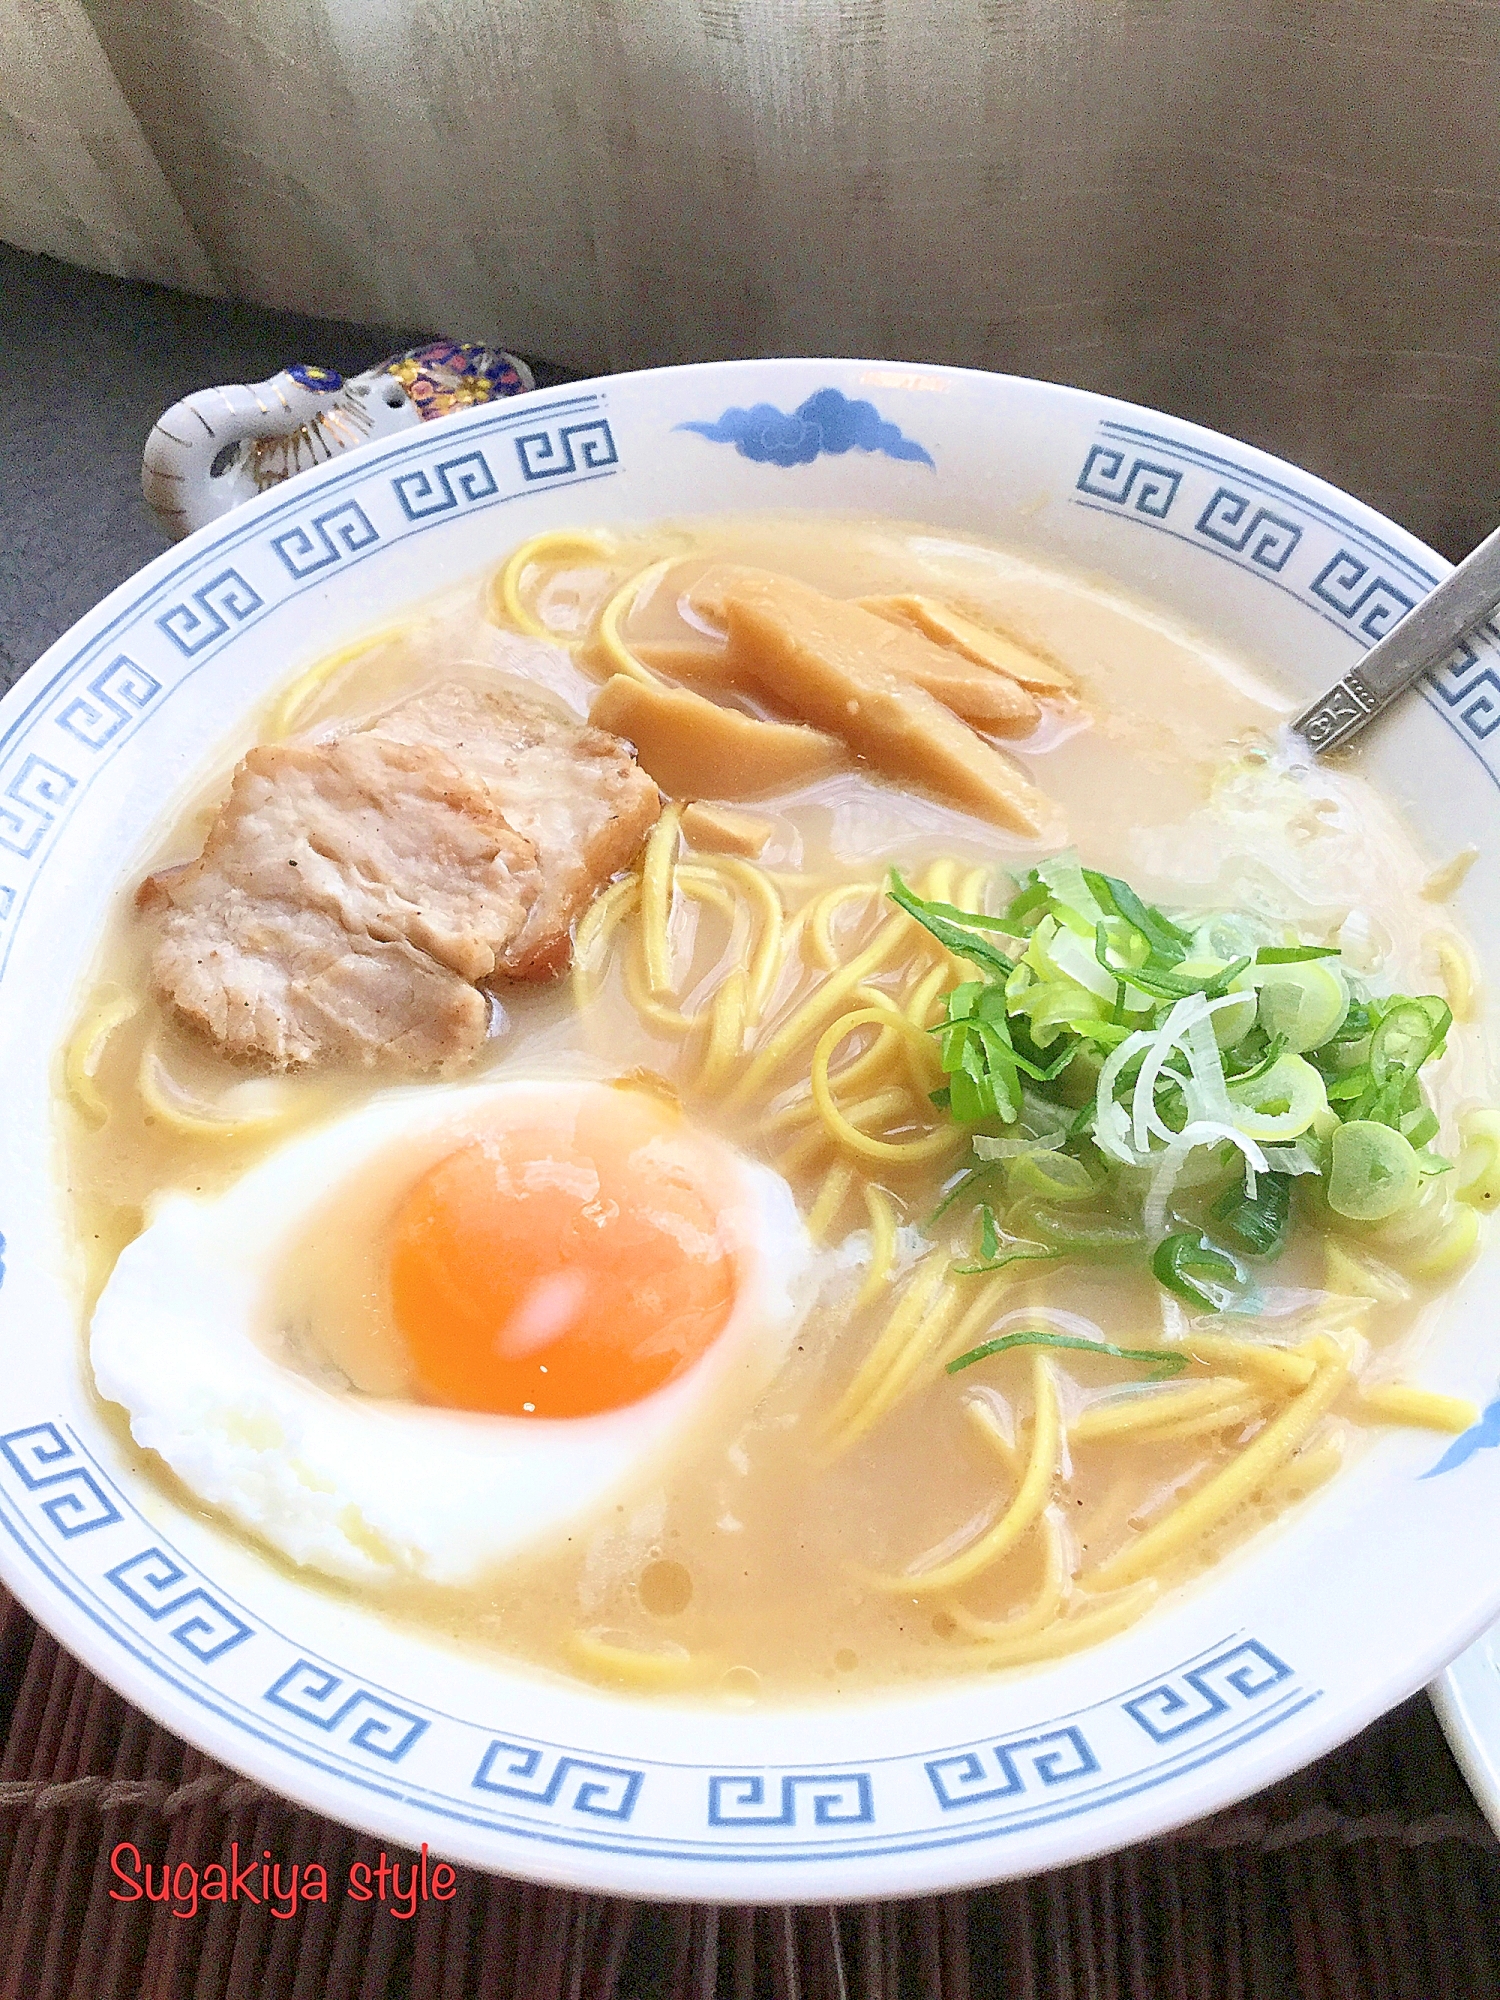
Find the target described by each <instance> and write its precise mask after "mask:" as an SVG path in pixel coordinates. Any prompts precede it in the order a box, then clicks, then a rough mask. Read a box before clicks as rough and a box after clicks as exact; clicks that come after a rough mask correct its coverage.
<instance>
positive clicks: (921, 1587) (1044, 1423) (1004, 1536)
mask: <svg viewBox="0 0 1500 2000" xmlns="http://www.w3.org/2000/svg"><path fill="white" fill-rule="evenodd" d="M1031 1375H1032V1383H1033V1389H1034V1394H1035V1398H1036V1408H1035V1414H1034V1416H1033V1419H1032V1429H1031V1457H1030V1460H1029V1461H1028V1463H1027V1467H1026V1476H1025V1477H1024V1478H1023V1479H1022V1481H1021V1484H1020V1485H1019V1486H1018V1487H1017V1489H1016V1493H1015V1497H1014V1499H1013V1500H1012V1501H1011V1503H1010V1505H1009V1506H1008V1507H1007V1508H1006V1510H1005V1512H1004V1513H1003V1514H1002V1515H1001V1516H1000V1518H999V1520H998V1521H996V1522H995V1523H994V1524H993V1526H991V1527H989V1528H986V1530H985V1531H984V1533H983V1534H982V1535H980V1536H979V1537H978V1539H977V1540H975V1541H973V1542H971V1543H970V1544H969V1546H968V1547H967V1548H966V1549H963V1550H961V1551H960V1552H959V1554H958V1555H956V1556H951V1557H950V1558H949V1559H948V1561H947V1562H943V1563H939V1564H938V1565H937V1566H936V1568H934V1569H928V1570H920V1571H918V1572H917V1573H916V1574H915V1575H906V1576H887V1577H882V1578H880V1579H879V1588H881V1589H883V1590H887V1591H890V1592H892V1593H894V1594H896V1595H898V1596H906V1595H907V1594H910V1595H912V1596H916V1597H929V1596H931V1595H932V1594H933V1593H934V1592H938V1591H947V1590H957V1589H959V1588H960V1586H961V1585H963V1584H966V1583H971V1582H972V1581H973V1580H974V1578H975V1577H976V1576H978V1575H980V1573H981V1572H982V1571H984V1570H987V1569H990V1568H992V1567H993V1566H994V1564H996V1563H997V1562H999V1560H1000V1558H1001V1557H1002V1556H1005V1555H1008V1554H1009V1553H1010V1551H1011V1550H1012V1549H1013V1548H1014V1547H1015V1545H1016V1543H1017V1542H1019V1541H1020V1539H1021V1537H1022V1536H1023V1535H1025V1534H1026V1533H1027V1532H1028V1531H1029V1530H1030V1529H1031V1528H1033V1527H1034V1526H1035V1525H1036V1522H1037V1520H1038V1518H1039V1517H1040V1515H1041V1513H1042V1511H1043V1509H1044V1508H1045V1507H1046V1505H1047V1503H1048V1501H1049V1500H1050V1499H1051V1497H1052V1488H1053V1485H1054V1483H1055V1482H1056V1479H1057V1475H1058V1471H1059V1468H1060V1462H1061V1458H1062V1447H1063V1429H1062V1421H1061V1414H1060V1412H1059V1409H1058V1402H1057V1384H1056V1382H1055V1380H1054V1379H1053V1375H1052V1370H1051V1368H1050V1366H1049V1365H1048V1362H1047V1357H1046V1356H1045V1354H1043V1353H1041V1352H1040V1351H1038V1352H1037V1353H1036V1355H1035V1356H1034V1357H1033V1360H1032V1369H1031Z"/></svg>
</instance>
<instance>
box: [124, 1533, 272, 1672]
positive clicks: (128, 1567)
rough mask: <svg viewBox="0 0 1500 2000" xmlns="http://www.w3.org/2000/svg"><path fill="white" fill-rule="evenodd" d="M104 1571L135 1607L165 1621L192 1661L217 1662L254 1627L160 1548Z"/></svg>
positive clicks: (156, 1620)
mask: <svg viewBox="0 0 1500 2000" xmlns="http://www.w3.org/2000/svg"><path fill="white" fill-rule="evenodd" d="M104 1574H105V1576H106V1577H107V1578H108V1580H109V1581H110V1582H111V1583H112V1584H113V1585H114V1586H115V1589H116V1590H118V1591H120V1592H122V1593H123V1595H124V1596H126V1597H128V1598H129V1600H130V1602H131V1603H132V1604H133V1605H135V1607H136V1609H137V1610H139V1611H144V1612H145V1614H146V1616H147V1617H148V1618H150V1619H151V1620H152V1621H153V1622H154V1623H157V1624H162V1625H165V1626H166V1629H167V1630H168V1631H169V1632H170V1633H171V1635H172V1637H173V1638H174V1639H175V1640H176V1641H177V1643H178V1645H180V1646H183V1647H185V1648H186V1649H187V1651H188V1652H190V1653H191V1654H192V1655H193V1657H194V1658H195V1659H198V1660H204V1661H208V1660H217V1659H218V1658H219V1657H220V1656H221V1655H222V1654H224V1653H227V1652H228V1651H229V1650H230V1648H231V1647H232V1646H238V1645H240V1644H242V1643H243V1642H244V1641H245V1640H246V1639H248V1638H249V1637H250V1636H251V1633H252V1629H253V1628H252V1627H251V1626H249V1625H247V1624H246V1623H245V1621H244V1619H243V1618H240V1617H237V1616H236V1615H235V1613H234V1612H232V1611H231V1610H230V1609H229V1608H228V1606H227V1605H224V1604H221V1603H220V1602H219V1600H218V1598H217V1597H214V1596H212V1595H211V1594H210V1593H209V1592H208V1591H206V1590H205V1589H204V1588H203V1586H202V1584H201V1583H195V1582H194V1581H193V1580H192V1578H191V1577H190V1576H189V1575H188V1573H187V1571H186V1570H185V1569H184V1568H183V1567H182V1564H181V1563H179V1562H174V1561H173V1559H172V1557H171V1556H169V1555H167V1554H166V1553H165V1551H164V1550H162V1549H158V1548H150V1549H142V1550H141V1552H140V1554H139V1555H134V1556H130V1557H128V1558H127V1559H126V1560H125V1561H124V1562H122V1563H116V1564H115V1566H114V1568H113V1569H109V1570H106V1571H105V1572H104ZM179 1614H180V1615H179ZM168 1621H171V1622H170V1623H169V1622H168Z"/></svg>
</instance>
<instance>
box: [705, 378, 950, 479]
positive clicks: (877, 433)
mask: <svg viewBox="0 0 1500 2000" xmlns="http://www.w3.org/2000/svg"><path fill="white" fill-rule="evenodd" d="M677 429H678V430H680V431H696V432H697V433H698V435H699V437H706V438H709V439H711V440H712V441H713V443H715V444H732V445H733V446H734V448H735V450H736V451H737V452H738V453H739V455H740V457H741V458H748V459H751V460H753V461H754V463H755V464H757V465H811V464H812V462H813V460H814V459H815V458H816V457H817V456H818V455H819V453H820V452H825V451H826V452H831V453H832V454H833V455H834V456H835V457H838V456H840V455H841V454H842V453H844V452H846V451H878V452H883V453H884V454H885V456H886V457H887V458H902V459H907V460H909V461H911V462H912V463H914V464H917V465H933V458H932V453H931V452H930V451H927V450H925V449H924V447H923V446H921V445H919V444H918V443H917V442H916V440H915V439H914V438H909V437H903V436H902V434H901V427H900V425H899V424H891V423H887V422H886V420H885V418H884V417H882V416H881V414H880V412H879V410H877V409H876V407H875V405H874V404H873V403H866V402H858V401H853V400H851V398H850V397H848V396H846V395H845V394H844V393H843V391H842V390H840V389H815V390H814V391H813V393H812V394H811V395H810V396H809V397H808V399H807V401H806V402H805V403H799V404H798V405H797V407H796V409H795V410H793V411H792V413H791V415H790V416H788V415H787V414H786V412H785V411H784V410H778V409H777V407H776V405H775V404H774V403H756V404H755V405H753V407H752V408H750V409H748V410H743V409H741V408H739V406H738V405H731V407H730V408H729V409H727V410H726V411H725V412H724V414H723V416H721V417H719V418H717V419H716V420H715V421H713V422H703V421H699V422H697V423H688V424H678V425H677ZM933 469H934V471H935V470H936V467H935V466H933Z"/></svg>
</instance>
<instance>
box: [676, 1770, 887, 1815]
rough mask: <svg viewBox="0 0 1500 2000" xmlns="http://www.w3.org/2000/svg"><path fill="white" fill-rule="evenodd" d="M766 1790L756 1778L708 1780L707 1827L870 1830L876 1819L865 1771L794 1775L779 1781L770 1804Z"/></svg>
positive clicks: (871, 1793) (799, 1773) (725, 1777)
mask: <svg viewBox="0 0 1500 2000" xmlns="http://www.w3.org/2000/svg"><path fill="white" fill-rule="evenodd" d="M766 1789H767V1780H766V1779H765V1778H764V1777H760V1776H756V1775H754V1774H750V1775H746V1776H744V1777H734V1776H730V1775H725V1776H719V1777H713V1778H710V1779H709V1781H708V1823H709V1825H710V1826H807V1825H811V1826H868V1825H870V1824H871V1823H872V1822H873V1821H874V1818H875V1788H874V1786H873V1785H872V1784H871V1782H870V1775H869V1773H868V1772H867V1771H839V1772H828V1773H821V1772H820V1773H819V1774H818V1775H816V1776H808V1775H806V1774H804V1773H801V1772H797V1773H793V1774H791V1775H789V1776H787V1777H784V1778H783V1779H782V1780H781V1784H780V1787H779V1790H778V1792H777V1794H776V1795H775V1797H773V1798H769V1799H768V1798H767V1795H766ZM778 1800H779V1803H778V1802H777V1801H778Z"/></svg>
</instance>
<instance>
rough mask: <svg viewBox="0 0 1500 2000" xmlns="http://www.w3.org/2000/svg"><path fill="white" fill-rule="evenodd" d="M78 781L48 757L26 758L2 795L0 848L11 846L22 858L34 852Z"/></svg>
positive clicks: (0, 806)
mask: <svg viewBox="0 0 1500 2000" xmlns="http://www.w3.org/2000/svg"><path fill="white" fill-rule="evenodd" d="M77 782H78V780H77V779H76V778H75V777H73V776H72V775H71V774H70V773H69V772H67V771H63V770H60V769H59V768H58V766H57V765H56V764H49V763H48V762H47V760H46V758H45V757H38V756H36V755H35V754H33V755H31V756H28V757H27V758H25V760H24V761H23V762H22V764H21V768H20V769H19V770H18V771H17V772H16V775H15V776H14V777H13V778H12V779H11V781H10V783H9V784H8V785H7V786H6V787H5V792H4V795H3V796H0V847H8V848H9V849H10V851H11V853H12V854H19V855H20V856H21V858H22V859H23V860H25V859H27V858H28V857H29V856H31V855H33V854H35V852H36V850H37V849H38V848H39V847H40V846H41V844H42V837H43V835H44V834H45V833H46V831H47V829H48V827H49V826H51V824H52V822H53V820H54V819H55V818H56V817H57V810H58V807H59V806H61V805H62V804H63V802H64V800H65V799H66V798H67V796H68V794H69V792H71V791H72V789H73V787H74V786H75V785H76V784H77Z"/></svg>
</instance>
